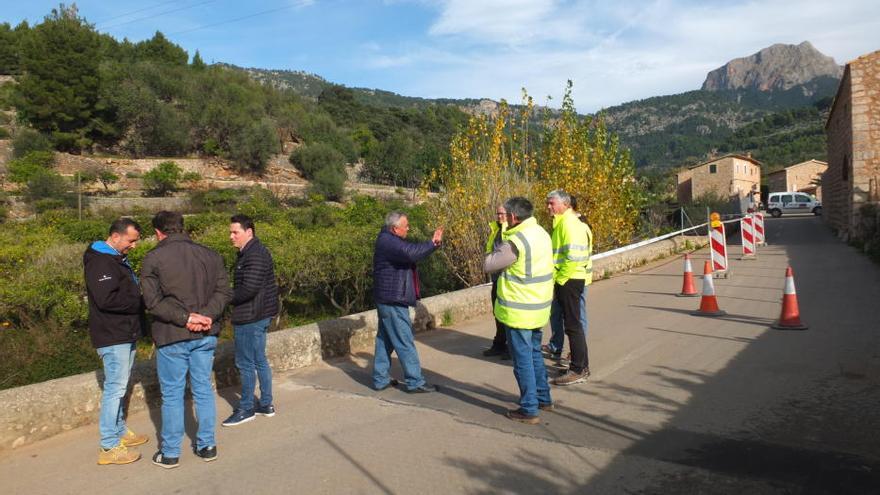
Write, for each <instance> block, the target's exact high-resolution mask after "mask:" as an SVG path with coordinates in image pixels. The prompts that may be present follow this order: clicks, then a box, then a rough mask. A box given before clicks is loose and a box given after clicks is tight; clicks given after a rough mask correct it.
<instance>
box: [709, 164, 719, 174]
mask: <svg viewBox="0 0 880 495" xmlns="http://www.w3.org/2000/svg"><path fill="white" fill-rule="evenodd" d="M716 172H718V165H715V164H714V163H713V164H712V165H709V173H710V174H714V173H716Z"/></svg>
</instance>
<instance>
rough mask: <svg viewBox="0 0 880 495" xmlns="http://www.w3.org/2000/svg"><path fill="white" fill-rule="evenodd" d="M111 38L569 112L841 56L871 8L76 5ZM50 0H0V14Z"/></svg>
mask: <svg viewBox="0 0 880 495" xmlns="http://www.w3.org/2000/svg"><path fill="white" fill-rule="evenodd" d="M76 4H77V6H78V7H79V11H80V14H81V15H82V16H84V17H85V18H86V19H87V20H88V21H89V22H91V23H93V24H95V25H96V27H97V29H98V30H99V31H101V32H106V33H109V34H111V35H113V36H114V37H116V38H117V39H122V38H128V39H130V40H133V41H139V40H142V39H145V38H149V37H151V36H152V35H153V33H155V32H156V31H157V30H158V31H162V32H163V33H164V34H165V35H166V36H168V37H169V38H170V39H171V40H172V41H173V42H175V43H177V44H179V45H181V46H183V47H184V48H185V49H186V50H188V51H189V52H190V53H191V54H192V53H194V52H195V50H196V49H198V50H199V51H200V53H201V54H202V56H203V58H204V59H205V60H206V61H209V62H210V61H217V62H228V63H232V64H236V65H241V66H247V67H260V68H267V69H291V70H304V71H307V72H312V73H315V74H318V75H320V76H322V77H324V78H326V79H328V80H330V81H333V82H337V83H341V84H345V85H348V86H359V87H369V88H380V89H385V90H389V91H394V92H397V93H401V94H404V95H409V96H422V97H429V98H439V97H450V98H481V97H487V98H493V99H501V98H506V99H508V100H511V101H519V99H520V93H521V88H523V87H525V88H526V89H527V90H528V91H529V93H530V94H531V95H533V96H534V97H535V98H536V101H538V102H539V103H544V102H545V100H546V97H547V96H551V97H552V98H553V100H552V101H551V105H552V106H556V105H555V104H554V103H553V102H558V101H559V98H560V96H561V93H562V91H563V88H564V87H565V82H566V80H567V79H572V80H573V81H574V98H575V102H576V104H577V106H578V109H579V110H580V111H583V112H592V111H595V110H598V109H600V108H602V107H607V106H611V105H616V104H620V103H624V102H627V101H631V100H635V99H641V98H647V97H651V96H658V95H664V94H672V93H680V92H683V91H688V90H691V89H698V88H699V87H700V85H701V84H702V82H703V79H704V78H705V76H706V73H707V72H708V71H710V70H712V69H715V68H717V67H719V66H721V65H723V64H724V63H726V62H727V61H728V60H730V59H732V58H736V57H742V56H747V55H750V54H752V53H754V52H756V51H758V50H760V49H761V48H764V47H766V46H769V45H771V44H773V43H795V44H796V43H800V42H802V41H805V40H808V41H810V42H811V43H813V45H814V46H816V48H818V49H819V50H820V51H822V52H823V53H825V54H826V55H830V56H832V57H834V58H835V60H837V62H838V63H845V62H846V61H848V60H851V59H853V58H855V57H857V56H859V55H862V54H865V53H868V52H871V51H874V50H878V49H880V2H878V1H877V0H871V1H863V0H838V1H834V2H830V1H827V0H825V1H811V0H802V1H789V0H784V1H783V0H780V1H777V0H765V1H735V0H730V1H716V0H707V1H691V0H636V1H620V2H612V1H607V0H606V1H598V0H596V1H576V0H251V1H240V0H174V1H168V0H141V1H135V0H116V1H113V2H110V1H106V0H105V1H98V0H81V1H79V2H76ZM57 5H58V2H54V1H42V0H28V1H24V0H15V1H10V0H0V22H9V23H11V24H17V23H18V22H20V21H22V20H25V19H26V20H27V21H28V22H30V23H31V24H33V23H37V22H39V21H40V20H41V19H42V18H43V16H45V15H46V14H48V13H49V12H50V11H51V9H52V8H53V7H56V6H57Z"/></svg>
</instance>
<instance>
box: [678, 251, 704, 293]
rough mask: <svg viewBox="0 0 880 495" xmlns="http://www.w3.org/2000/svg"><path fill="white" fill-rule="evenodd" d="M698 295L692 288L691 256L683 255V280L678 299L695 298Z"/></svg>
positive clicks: (692, 270)
mask: <svg viewBox="0 0 880 495" xmlns="http://www.w3.org/2000/svg"><path fill="white" fill-rule="evenodd" d="M699 295H700V293H699V292H697V288H696V287H695V286H694V269H693V267H691V255H689V254H685V255H684V280H683V281H682V283H681V292H680V293H679V294H678V297H697V296H699Z"/></svg>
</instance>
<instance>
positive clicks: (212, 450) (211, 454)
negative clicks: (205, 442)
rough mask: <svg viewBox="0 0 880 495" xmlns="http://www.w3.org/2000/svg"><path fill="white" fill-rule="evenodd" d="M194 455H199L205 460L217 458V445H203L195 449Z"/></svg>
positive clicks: (209, 460)
mask: <svg viewBox="0 0 880 495" xmlns="http://www.w3.org/2000/svg"><path fill="white" fill-rule="evenodd" d="M196 455H197V456H199V457H201V458H202V460H203V461H205V462H211V461H213V460H215V459H217V446H216V445H214V446H212V447H204V448H201V449H198V450H196Z"/></svg>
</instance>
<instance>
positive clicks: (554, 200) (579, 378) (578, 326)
mask: <svg viewBox="0 0 880 495" xmlns="http://www.w3.org/2000/svg"><path fill="white" fill-rule="evenodd" d="M547 210H548V211H549V212H550V214H551V215H553V234H552V235H551V238H552V242H553V263H554V272H553V279H554V282H555V284H554V290H553V306H552V309H551V313H552V316H551V321H553V320H555V323H556V324H555V325H552V330H553V335H552V337H551V341H550V343H549V344H548V345H547V346H545V347H544V349H543V350H545V351H550V352H551V353H552V354H554V355H555V356H560V354H561V352H562V342H563V338H562V334H561V332H560V329H559V326H560V325H559V320H560V319H561V322H562V325H561V326H562V328H563V330H562V331H564V333H565V335H567V336H568V343H569V346H570V348H571V359H570V362H569V365H568V368H567V369H565V370H563V372H562V374H561V375H560V376H559V377H557V378H556V379H555V380H553V384H554V385H559V386H564V385H574V384H576V383H581V382H583V381H586V379H587V377H589V376H590V364H589V357H588V353H587V339H586V335H585V333H584V330H585V329H584V326H583V324H582V323H581V318H580V316H581V297H582V296H583V294H584V286H585V284H586V283H587V281H588V280H590V279H591V278H592V273H591V271H592V270H591V266H592V262H591V258H590V255H591V252H592V239H591V237H592V236H591V233H590V231H589V227H587V226H586V224H585V223H583V222H581V221H580V219H579V218H578V217H577V215H575V213H574V210H572V208H571V196H570V195H569V194H568V193H566V192H565V191H563V190H560V189H558V190H555V191H552V192H551V193H550V194H548V195H547ZM560 316H561V318H560Z"/></svg>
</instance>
